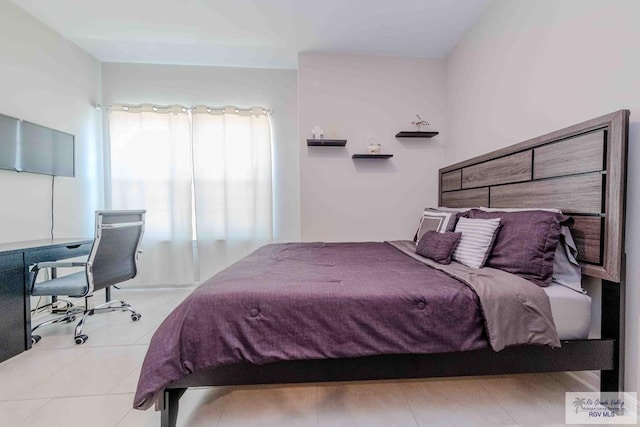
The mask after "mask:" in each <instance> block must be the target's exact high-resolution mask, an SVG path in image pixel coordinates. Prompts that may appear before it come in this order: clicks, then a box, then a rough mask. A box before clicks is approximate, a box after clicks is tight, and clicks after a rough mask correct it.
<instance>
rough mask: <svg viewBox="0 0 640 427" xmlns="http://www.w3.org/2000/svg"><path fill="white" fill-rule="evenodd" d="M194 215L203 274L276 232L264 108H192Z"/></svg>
mask: <svg viewBox="0 0 640 427" xmlns="http://www.w3.org/2000/svg"><path fill="white" fill-rule="evenodd" d="M193 159H194V161H193V167H194V169H193V170H194V183H195V184H194V190H195V210H196V212H195V217H196V234H197V242H198V258H199V261H200V262H199V264H200V278H201V279H203V280H204V279H206V278H208V277H209V276H211V275H212V274H213V273H215V272H216V271H218V270H219V269H221V268H223V267H226V266H227V265H229V264H231V263H232V262H234V261H236V260H238V259H240V258H241V257H242V256H244V255H246V254H247V253H249V252H251V251H252V250H254V249H256V248H257V247H259V246H261V245H263V244H265V243H267V242H269V241H271V240H272V238H273V208H272V189H271V125H270V121H269V117H268V116H267V115H266V114H264V113H263V112H262V110H261V109H260V110H259V111H258V110H255V109H254V111H253V113H248V112H247V113H240V114H229V113H225V114H223V113H221V112H215V111H214V112H212V111H210V109H205V108H202V107H197V108H196V109H195V111H194V113H193Z"/></svg>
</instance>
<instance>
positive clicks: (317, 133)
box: [311, 126, 324, 139]
mask: <svg viewBox="0 0 640 427" xmlns="http://www.w3.org/2000/svg"><path fill="white" fill-rule="evenodd" d="M311 134H312V135H313V139H323V138H324V131H323V130H322V129H321V128H320V126H314V128H313V129H311Z"/></svg>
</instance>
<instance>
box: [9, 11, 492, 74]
mask: <svg viewBox="0 0 640 427" xmlns="http://www.w3.org/2000/svg"><path fill="white" fill-rule="evenodd" d="M12 1H13V2H14V3H15V4H17V5H18V6H20V7H21V8H23V9H24V10H26V11H27V12H28V13H30V14H31V15H33V16H35V17H36V18H38V19H39V20H40V21H42V22H44V23H45V24H46V25H47V26H49V27H51V28H53V29H54V30H55V31H57V32H58V33H60V34H62V35H63V36H64V37H66V38H67V39H69V40H71V41H72V42H73V43H75V44H76V45H78V46H80V47H81V48H82V49H84V50H86V51H87V52H89V53H91V54H92V55H93V56H95V57H96V58H97V59H98V60H100V61H103V62H142V63H162V64H192V65H218V66H241V67H265V68H297V63H298V53H300V52H324V53H349V54H363V55H382V56H401V57H419V58H438V57H443V56H446V54H447V53H448V52H449V51H450V50H451V49H452V48H453V47H454V46H455V45H456V43H457V42H458V40H460V38H461V37H462V36H463V35H464V34H465V33H466V32H467V30H468V29H469V28H470V26H471V25H472V24H473V23H474V22H475V20H476V19H477V18H478V17H479V15H480V14H481V13H482V12H483V11H484V9H485V7H486V6H487V4H488V3H489V0H395V1H388V0H180V1H178V0H101V1H97V0H55V1H51V0H12Z"/></svg>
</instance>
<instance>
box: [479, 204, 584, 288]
mask: <svg viewBox="0 0 640 427" xmlns="http://www.w3.org/2000/svg"><path fill="white" fill-rule="evenodd" d="M469 218H482V219H490V218H500V224H501V225H502V228H501V229H500V232H499V233H498V236H497V237H496V241H495V244H494V245H493V249H492V251H491V254H490V255H489V258H488V259H487V262H486V264H485V266H486V267H493V268H499V269H500V270H504V271H507V272H509V273H513V274H517V275H518V276H521V277H524V278H525V279H527V280H530V281H532V282H534V283H535V284H537V285H539V286H548V285H549V284H550V283H551V278H552V277H553V259H554V256H555V253H556V247H557V246H558V241H559V239H560V225H561V224H565V225H567V224H568V223H569V222H571V221H572V218H571V217H568V216H566V215H562V214H558V213H555V212H547V211H540V210H531V211H517V212H504V211H492V212H486V211H482V210H478V209H472V210H471V211H470V212H469Z"/></svg>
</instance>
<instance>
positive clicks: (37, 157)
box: [0, 114, 75, 176]
mask: <svg viewBox="0 0 640 427" xmlns="http://www.w3.org/2000/svg"><path fill="white" fill-rule="evenodd" d="M0 169H8V170H15V171H18V172H32V173H41V174H45V175H56V176H75V137H74V136H73V135H71V134H69V133H65V132H60V131H58V130H55V129H51V128H47V127H44V126H40V125H36V124H34V123H30V122H26V121H23V120H20V119H16V118H13V117H9V116H5V115H2V114H0Z"/></svg>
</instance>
